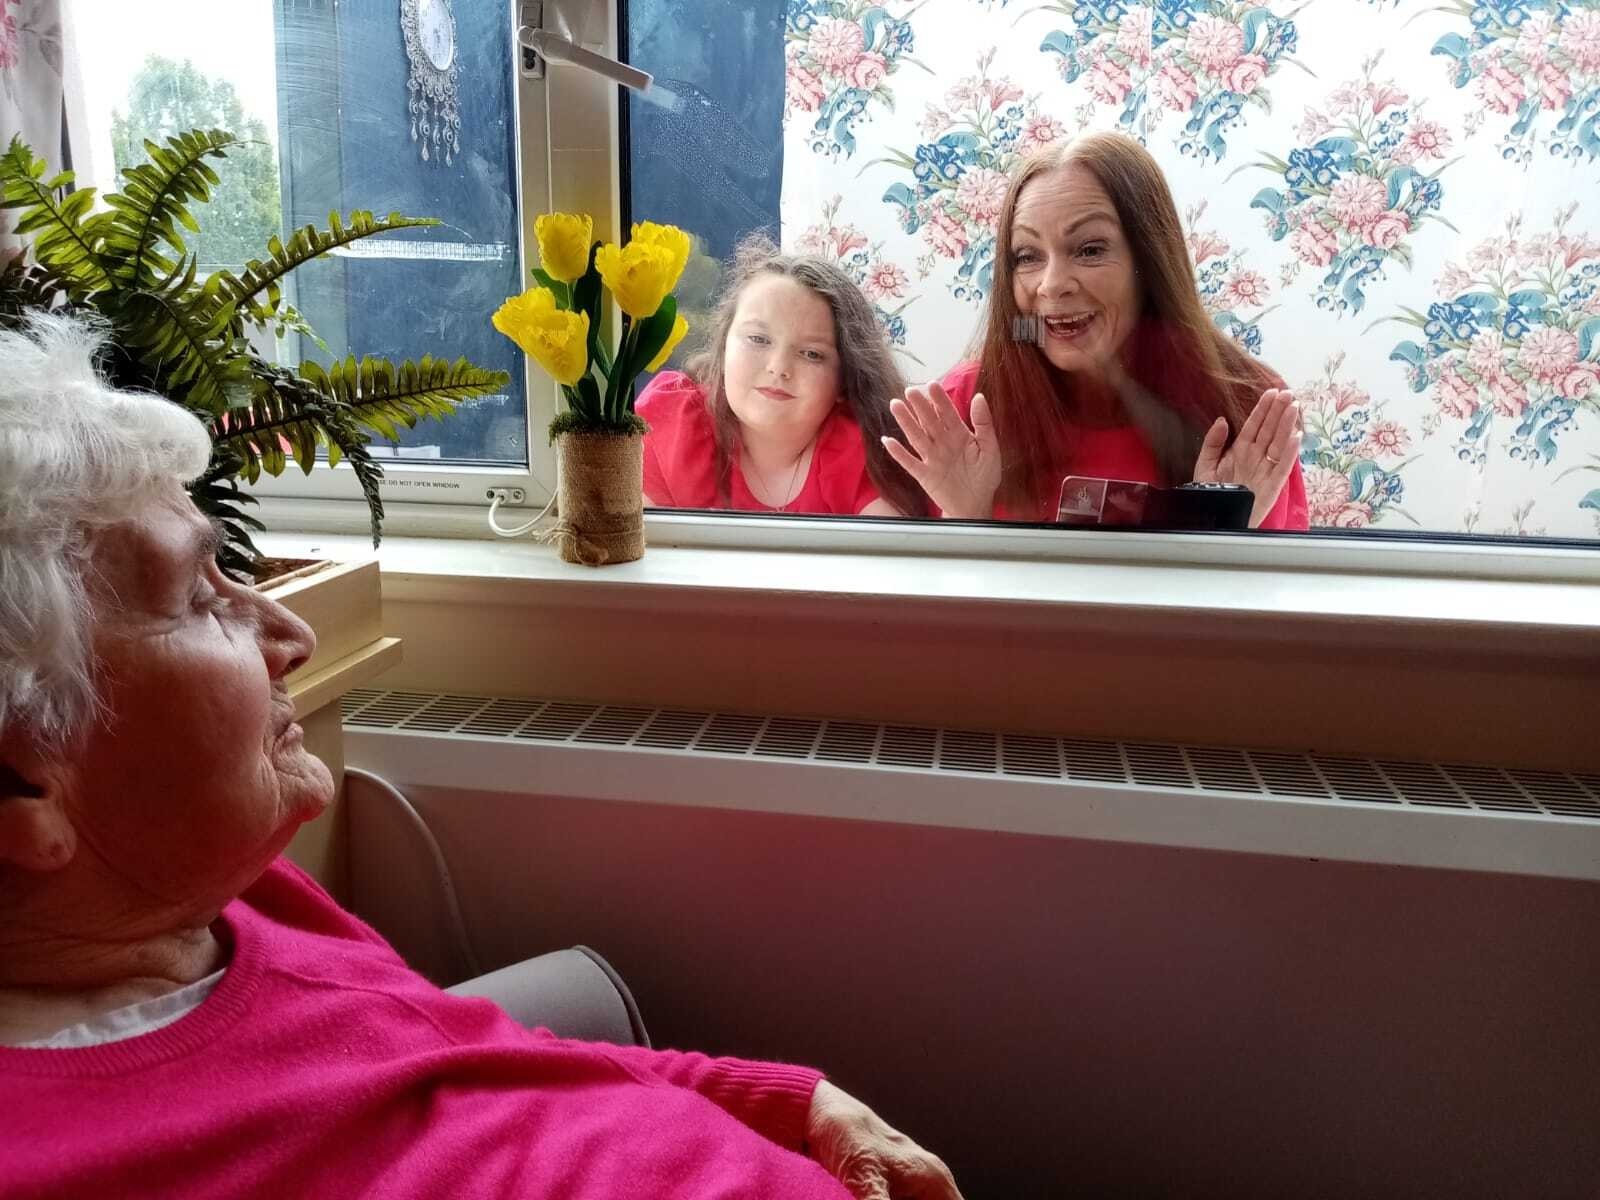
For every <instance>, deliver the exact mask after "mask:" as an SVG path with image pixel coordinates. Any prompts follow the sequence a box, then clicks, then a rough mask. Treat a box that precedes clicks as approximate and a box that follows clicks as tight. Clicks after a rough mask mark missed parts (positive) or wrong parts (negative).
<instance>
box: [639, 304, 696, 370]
mask: <svg viewBox="0 0 1600 1200" xmlns="http://www.w3.org/2000/svg"><path fill="white" fill-rule="evenodd" d="M688 332H689V322H687V321H685V320H684V319H683V314H682V313H679V314H678V315H677V318H676V319H675V320H674V321H673V322H672V332H671V333H669V334H667V341H666V344H665V345H663V346H662V347H661V353H660V354H657V355H656V356H655V357H654V358H652V359H651V360H650V362H649V363H648V364H647V365H646V367H645V370H646V371H659V370H660V369H661V367H662V365H663V364H664V363H665V362H666V361H667V359H668V358H670V357H671V356H672V352H673V351H674V350H676V349H677V348H678V343H679V342H681V341H683V335H684V334H686V333H688Z"/></svg>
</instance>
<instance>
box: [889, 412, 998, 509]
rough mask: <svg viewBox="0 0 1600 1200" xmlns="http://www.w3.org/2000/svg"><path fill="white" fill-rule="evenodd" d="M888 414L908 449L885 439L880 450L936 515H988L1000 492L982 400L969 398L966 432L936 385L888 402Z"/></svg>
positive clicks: (989, 423) (993, 440)
mask: <svg viewBox="0 0 1600 1200" xmlns="http://www.w3.org/2000/svg"><path fill="white" fill-rule="evenodd" d="M889 411H890V412H892V413H893V414H894V419H895V420H896V421H897V422H899V424H900V431H901V432H902V433H903V434H904V435H905V439H906V442H909V443H910V448H909V449H908V448H907V447H906V445H905V444H903V443H901V442H899V441H897V440H896V439H894V438H892V437H886V438H884V439H883V445H884V449H886V450H887V451H888V452H889V457H890V458H892V459H894V461H895V462H897V463H899V464H900V465H901V466H902V467H904V468H905V470H906V473H907V474H909V475H910V476H911V478H913V479H915V480H916V481H917V483H918V484H920V485H921V487H922V490H923V491H924V492H926V493H927V494H928V499H929V500H932V501H933V502H934V504H936V505H938V507H939V510H940V512H941V513H943V515H945V516H947V517H966V518H974V517H991V516H993V515H994V494H995V492H996V491H998V490H999V488H1000V443H999V441H998V440H997V439H996V437H995V433H994V420H993V418H992V417H991V416H990V414H989V402H988V401H987V400H985V399H984V398H983V395H982V394H981V393H980V394H979V395H976V396H974V397H973V398H972V427H971V428H970V429H969V428H967V423H966V422H965V421H963V420H962V419H961V414H960V413H958V412H957V411H956V406H955V405H954V404H953V403H951V401H950V397H949V395H948V394H947V393H946V392H945V390H944V388H943V387H941V386H940V385H939V384H937V383H930V384H929V385H928V386H927V387H925V388H918V387H913V388H907V389H906V394H905V399H903V400H901V399H895V400H891V401H890V402H889Z"/></svg>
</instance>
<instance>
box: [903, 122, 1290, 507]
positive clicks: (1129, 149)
mask: <svg viewBox="0 0 1600 1200" xmlns="http://www.w3.org/2000/svg"><path fill="white" fill-rule="evenodd" d="M1283 389H1284V384H1283V381H1282V380H1281V379H1279V378H1278V377H1277V376H1276V375H1275V374H1273V373H1272V371H1270V370H1269V369H1268V368H1267V367H1265V366H1263V365H1262V364H1261V363H1259V362H1257V361H1256V360H1255V359H1253V358H1251V357H1250V356H1249V355H1248V354H1246V353H1245V352H1244V351H1243V350H1241V349H1239V348H1238V346H1236V345H1235V344H1234V343H1233V341H1232V340H1230V339H1229V338H1228V337H1227V336H1226V335H1224V334H1223V333H1222V332H1221V331H1219V330H1218V329H1217V328H1216V326H1215V325H1214V324H1213V323H1212V322H1211V320H1210V318H1209V317H1208V316H1207V315H1206V311H1205V308H1204V307H1203V306H1202V304H1201V302H1200V295H1199V292H1198V290H1197V289H1196V287H1195V281H1194V270H1193V268H1192V266H1191V265H1190V262H1189V255H1188V251H1187V249H1186V248H1185V245H1184V239H1183V227H1182V226H1181V225H1180V224H1179V222H1178V213H1177V209H1176V207H1175V206H1174V205H1173V202H1172V193H1171V192H1170V191H1169V190H1168V188H1167V183H1166V179H1165V178H1164V177H1163V176H1162V174H1161V168H1160V167H1159V166H1158V165H1157V164H1156V161H1155V159H1153V158H1151V157H1150V154H1149V152H1148V151H1146V150H1145V149H1144V147H1143V146H1141V145H1139V143H1138V142H1136V141H1133V140H1132V139H1131V138H1127V137H1123V136H1121V135H1117V134H1091V135H1088V136H1085V137H1081V138H1078V139H1077V140H1076V141H1073V142H1071V143H1069V144H1067V145H1066V146H1064V147H1054V148H1051V149H1049V150H1046V151H1043V152H1041V153H1039V154H1037V155H1035V156H1033V157H1031V158H1029V159H1027V160H1025V161H1024V162H1023V163H1022V165H1021V166H1020V167H1019V168H1018V170H1017V172H1016V174H1015V175H1014V177H1013V178H1012V180H1011V186H1010V188H1009V189H1008V190H1007V192H1006V197H1005V202H1004V204H1003V206H1002V207H1001V210H1000V218H999V229H998V231H997V235H996V245H995V271H994V288H993V291H992V293H991V297H990V301H989V311H988V316H987V320H986V325H985V328H984V333H983V343H982V351H981V353H980V355H979V358H978V360H977V361H976V362H973V363H967V364H965V365H963V366H960V367H958V368H956V369H955V370H954V371H952V372H951V373H950V374H949V375H947V376H946V377H945V378H944V380H943V382H942V383H935V384H931V385H930V386H928V387H927V388H911V389H908V391H907V393H906V396H905V398H904V399H896V400H895V401H893V402H892V404H891V409H892V411H893V412H894V415H895V418H896V420H897V421H898V422H899V424H900V427H901V431H902V433H903V435H904V437H905V443H906V444H902V443H901V442H899V441H897V440H895V439H893V438H886V439H885V446H886V448H887V449H888V450H889V453H890V455H891V456H892V457H893V458H894V460H895V461H896V462H898V463H899V464H900V465H901V466H902V467H904V468H905V469H906V470H907V471H908V472H910V474H911V475H912V477H913V478H915V479H916V480H917V482H918V483H920V484H921V485H922V487H923V489H924V490H925V491H926V492H927V493H928V496H929V498H930V499H931V500H932V501H933V502H934V504H936V505H938V507H939V508H940V510H941V511H942V512H943V514H944V515H945V516H947V517H969V518H970V517H989V516H999V517H1009V518H1011V519H1014V520H1024V521H1046V520H1050V519H1052V518H1053V517H1054V515H1055V512H1056V502H1057V498H1058V497H1059V495H1060V491H1061V484H1062V480H1063V479H1064V478H1065V477H1066V476H1069V475H1086V476H1091V477H1099V478H1109V479H1125V480H1132V481H1135V482H1141V483H1153V484H1158V485H1161V486H1173V485H1176V484H1181V483H1187V482H1190V481H1191V480H1193V481H1196V482H1202V483H1203V482H1222V483H1235V484H1242V485H1243V486H1245V487H1248V488H1249V489H1250V491H1251V492H1252V493H1253V494H1254V497H1255V501H1254V506H1253V509H1252V511H1251V514H1250V525H1251V527H1252V528H1265V529H1305V528H1306V527H1307V513H1306V501H1305V486H1304V484H1303V482H1302V480H1301V477H1300V465H1299V450H1300V415H1299V407H1298V405H1297V404H1296V402H1295V399H1294V397H1293V395H1292V394H1291V393H1289V392H1287V391H1285V390H1283Z"/></svg>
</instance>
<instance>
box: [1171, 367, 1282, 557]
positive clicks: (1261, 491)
mask: <svg viewBox="0 0 1600 1200" xmlns="http://www.w3.org/2000/svg"><path fill="white" fill-rule="evenodd" d="M1300 437H1301V434H1300V405H1299V404H1298V403H1297V402H1296V401H1295V398H1294V393H1293V392H1290V391H1283V390H1280V389H1278V388H1272V389H1270V390H1268V391H1265V392H1263V393H1262V394H1261V399H1260V400H1258V401H1256V406H1255V408H1254V409H1252V410H1251V412H1250V415H1249V417H1247V418H1246V419H1245V423H1244V428H1243V429H1241V430H1240V431H1239V436H1238V437H1236V438H1235V439H1234V440H1233V445H1231V446H1230V445H1228V422H1227V420H1226V418H1223V417H1218V418H1217V419H1216V422H1215V423H1214V424H1213V425H1212V426H1211V428H1210V429H1209V430H1207V431H1206V438H1205V441H1204V442H1202V443H1201V445H1200V457H1199V458H1198V459H1196V460H1195V464H1194V481H1195V482H1196V483H1237V484H1241V485H1243V486H1244V487H1247V488H1249V489H1250V490H1251V492H1253V493H1254V494H1255V498H1256V501H1255V505H1254V507H1252V508H1251V510H1250V528H1251V529H1254V528H1256V527H1257V526H1258V525H1260V524H1261V522H1262V521H1264V520H1266V517H1267V514H1268V513H1270V512H1271V511H1272V506H1273V505H1275V504H1276V503H1277V502H1278V494H1279V493H1280V492H1282V491H1283V485H1284V484H1285V483H1286V482H1288V479H1289V474H1290V472H1292V471H1293V470H1294V464H1295V462H1296V460H1298V459H1299V457H1300Z"/></svg>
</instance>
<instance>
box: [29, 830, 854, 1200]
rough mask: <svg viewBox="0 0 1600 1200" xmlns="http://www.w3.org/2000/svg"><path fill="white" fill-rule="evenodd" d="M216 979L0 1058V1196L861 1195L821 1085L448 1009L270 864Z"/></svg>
mask: <svg viewBox="0 0 1600 1200" xmlns="http://www.w3.org/2000/svg"><path fill="white" fill-rule="evenodd" d="M221 924H222V926H223V927H225V930H226V933H227V940H228V941H229V942H230V943H231V945H232V950H233V953H232V957H231V959H230V960H229V963H228V969H227V972H226V974H224V975H223V977H222V979H221V980H220V981H219V982H218V984H217V986H216V990H215V991H213V992H212V993H211V995H210V996H209V997H207V998H206V999H205V1000H204V1001H203V1002H202V1003H201V1005H200V1006H199V1007H198V1008H197V1009H195V1010H194V1011H193V1012H191V1013H189V1014H187V1015H186V1016H184V1017H182V1018H180V1019H179V1020H178V1021H176V1022H174V1023H173V1024H171V1025H168V1026H167V1027H166V1028H164V1029H160V1030H157V1031H155V1032H153V1033H146V1034H143V1035H140V1036H138V1037H132V1038H127V1039H124V1040H123V1041H119V1042H112V1043H110V1044H108V1045H101V1046H93V1047H88V1048H84V1049H76V1050H19V1049H14V1048H3V1047H0V1113H3V1114H4V1121H5V1133H4V1135H3V1136H0V1192H4V1193H5V1195H7V1196H15V1197H23V1196H117V1197H135V1198H137V1197H147V1196H148V1197H152V1198H155V1197H160V1198H161V1200H189V1198H191V1197H202V1196H204V1197H225V1196H228V1197H231V1196H516V1197H528V1198H530V1200H532V1198H539V1197H549V1198H550V1200H557V1198H559V1200H612V1198H614V1197H617V1196H651V1197H664V1198H681V1200H703V1198H704V1197H708V1196H717V1197H725V1198H728V1200H732V1198H734V1197H748V1198H749V1200H757V1198H765V1197H769V1196H783V1197H796V1198H799V1200H849V1194H848V1193H847V1192H846V1191H845V1189H844V1188H843V1187H842V1186H841V1185H840V1184H839V1183H838V1182H837V1181H835V1180H834V1179H833V1178H832V1177H831V1176H830V1175H829V1174H828V1173H827V1171H825V1170H824V1169H823V1168H822V1167H821V1166H819V1165H818V1164H817V1163H815V1162H813V1161H811V1160H810V1159H808V1158H805V1157H803V1156H802V1155H801V1154H800V1153H798V1151H799V1150H800V1147H801V1145H802V1143H803V1140H804V1130H805V1119H806V1114H807V1113H808V1111H809V1110H810V1106H811V1093H812V1091H813V1090H814V1089H815V1088H816V1085H817V1081H818V1079H819V1078H820V1077H819V1076H818V1075H817V1073H816V1072H815V1071H810V1070H806V1069H804V1068H801V1067H788V1066H781V1065H778V1064H772V1063H752V1062H744V1061H741V1060H739V1059H731V1058H707V1057H706V1056H704V1055H701V1054H683V1053H678V1052H675V1051H659V1050H646V1049H643V1048H641V1047H626V1048H624V1047H620V1046H608V1045H601V1044H598V1043H587V1042H571V1041H563V1040H561V1039H559V1038H556V1037H554V1036H552V1035H551V1034H550V1033H549V1032H547V1031H545V1030H539V1031H538V1032H530V1031H529V1030H526V1029H523V1028H522V1027H521V1026H519V1025H517V1024H515V1023H514V1022H513V1021H512V1020H511V1019H510V1018H509V1017H507V1016H506V1015H505V1013H503V1012H501V1011H500V1009H498V1008H497V1007H495V1005H493V1004H491V1003H490V1002H489V1001H487V1000H469V999H465V998H463V997H458V996H450V995H446V994H445V993H444V992H441V991H440V990H439V989H438V988H436V987H434V986H433V985H432V984H431V983H429V982H428V981H427V980H425V979H424V978H422V976H420V975H418V974H417V973H416V972H415V971H413V970H411V969H410V968H409V967H407V966H406V965H405V963H403V962H401V961H400V958H399V956H398V955H396V954H395V952H394V951H393V950H391V949H390V948H389V946H388V945H387V944H386V943H385V942H384V940H383V939H382V938H381V937H379V936H378V935H377V934H376V933H374V932H373V931H372V930H371V929H369V928H368V927H367V926H366V925H364V924H362V923H361V922H360V921H358V920H357V919H356V918H355V917H353V916H351V915H350V914H349V913H347V912H345V911H344V910H343V909H341V908H340V907H339V906H338V905H337V904H335V903H334V902H333V901H332V900H331V899H330V898H329V897H328V895H327V894H326V893H325V892H323V891H322V889H321V888H319V887H318V886H317V885H316V884H315V883H313V882H312V881H311V880H310V879H309V878H307V877H306V875H304V874H303V873H302V872H301V871H300V870H299V869H298V868H296V867H294V866H291V865H290V864H289V863H287V862H286V861H284V860H282V859H279V860H278V861H277V862H276V863H274V864H273V865H272V866H271V867H269V868H268V869H267V872H266V874H264V875H263V876H262V877H261V878H260V879H259V880H257V881H256V882H255V883H254V884H253V885H251V886H250V887H249V888H248V889H246V891H245V893H244V895H243V896H241V897H240V898H239V899H238V900H235V901H234V902H233V903H232V904H230V905H228V907H227V908H226V909H224V910H223V913H222V918H221Z"/></svg>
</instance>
